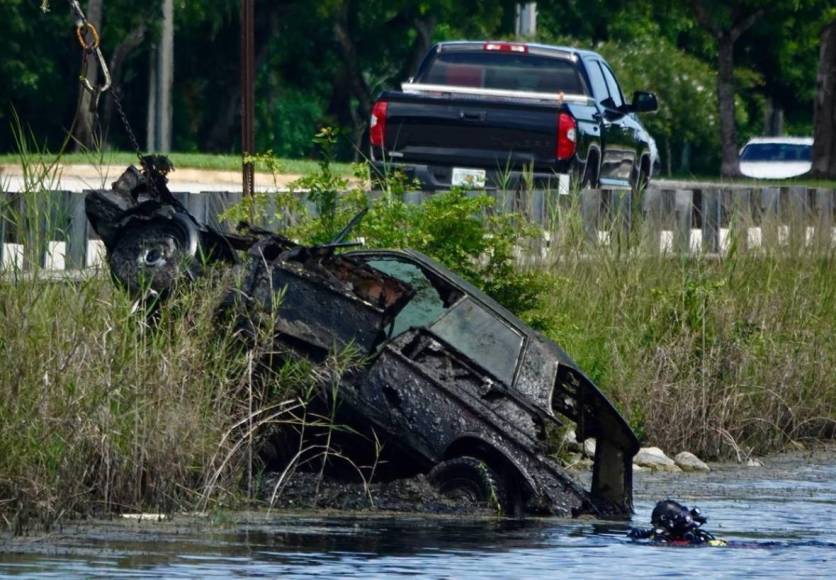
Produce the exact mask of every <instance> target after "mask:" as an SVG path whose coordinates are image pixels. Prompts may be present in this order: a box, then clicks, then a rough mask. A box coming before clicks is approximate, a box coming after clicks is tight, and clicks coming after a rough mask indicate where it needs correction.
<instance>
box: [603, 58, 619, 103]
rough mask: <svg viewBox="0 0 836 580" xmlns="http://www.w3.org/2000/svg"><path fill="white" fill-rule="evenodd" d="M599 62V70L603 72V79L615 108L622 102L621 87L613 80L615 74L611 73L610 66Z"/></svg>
mask: <svg viewBox="0 0 836 580" xmlns="http://www.w3.org/2000/svg"><path fill="white" fill-rule="evenodd" d="M600 64H601V70H602V71H603V73H604V79H605V80H606V81H607V89H608V91H609V93H610V98H611V99H612V100H613V103H615V108H616V109H617V108H619V107H620V106H621V105H623V104H624V95H622V94H621V87H619V86H618V82H617V81H616V80H615V75H613V73H612V70H611V69H610V67H608V66H607V65H605V64H604V63H600Z"/></svg>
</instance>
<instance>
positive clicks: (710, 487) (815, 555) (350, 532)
mask: <svg viewBox="0 0 836 580" xmlns="http://www.w3.org/2000/svg"><path fill="white" fill-rule="evenodd" d="M667 497H673V498H676V499H680V500H681V501H683V502H685V503H687V504H688V505H694V504H696V505H699V507H700V508H702V510H703V512H704V513H706V514H707V515H708V517H709V522H708V524H707V526H706V527H707V528H708V529H709V530H711V531H713V532H715V533H716V535H717V536H722V537H724V538H726V539H728V540H730V542H731V546H730V547H728V548H706V547H696V548H673V547H664V546H652V545H645V544H638V543H633V542H630V541H629V540H627V539H626V537H625V532H626V530H627V526H628V525H629V524H628V523H607V522H595V521H577V520H557V519H536V520H526V521H497V520H494V519H489V518H482V519H479V518H471V519H464V518H452V517H426V516H409V515H389V516H370V515H368V514H355V515H349V516H346V515H325V514H286V513H285V514H280V515H276V514H273V515H270V516H268V515H266V514H263V513H261V514H236V515H234V516H231V517H230V521H228V522H227V523H225V525H223V526H221V527H218V526H217V525H211V524H209V523H208V522H204V521H201V520H189V519H185V518H177V519H175V520H174V521H172V522H163V523H146V522H143V523H133V522H131V523H125V522H123V521H118V522H96V523H95V524H85V525H83V526H68V527H65V528H64V529H63V530H62V531H61V532H58V533H55V534H52V535H51V536H49V537H46V538H24V539H17V540H14V541H10V540H6V541H5V542H4V543H3V544H0V550H2V551H0V575H4V576H26V577H40V578H50V577H55V578H66V577H71V576H79V577H81V576H83V577H91V576H106V577H113V576H122V577H136V578H139V577H229V576H259V577H264V576H266V577H277V576H282V577H301V576H307V575H311V574H317V575H321V576H330V577H361V578H376V577H384V576H398V575H416V574H419V575H426V576H431V577H438V578H462V577H482V578H485V577H497V578H509V577H514V578H542V577H544V575H548V576H549V577H551V576H562V577H578V576H583V577H586V578H613V577H624V578H634V577H635V578H638V577H647V576H657V575H688V576H692V575H700V576H705V577H729V576H746V577H753V576H755V577H757V576H764V577H766V576H769V577H795V578H799V577H801V578H803V577H821V576H833V575H836V531H834V528H836V455H834V454H833V453H829V454H819V455H817V456H807V457H805V456H802V455H794V456H783V457H777V458H773V459H772V460H770V461H768V462H767V465H766V467H764V468H741V467H720V468H717V469H715V470H714V471H713V472H712V473H710V474H704V475H703V474H701V475H662V474H660V475H650V474H637V477H636V514H635V516H634V518H633V524H634V525H637V526H638V525H641V526H643V525H646V524H647V522H648V521H649V519H650V511H651V510H652V508H653V504H654V503H655V502H656V501H657V500H658V499H665V498H667Z"/></svg>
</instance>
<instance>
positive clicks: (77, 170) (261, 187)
mask: <svg viewBox="0 0 836 580" xmlns="http://www.w3.org/2000/svg"><path fill="white" fill-rule="evenodd" d="M124 170H125V167H123V166H115V165H111V166H108V165H105V166H101V167H97V166H93V165H68V166H58V167H57V168H56V170H55V171H54V172H52V173H51V174H50V176H49V177H48V178H44V179H41V180H35V182H36V183H37V186H36V187H32V186H31V184H32V182H33V179H32V178H28V177H25V176H24V174H23V171H22V170H21V168H20V166H17V165H0V191H6V192H11V193H17V192H20V191H26V190H31V189H40V190H47V191H77V192H80V191H85V190H89V189H110V184H111V183H112V182H114V181H115V180H116V179H117V178H118V177H119V176H120V175H121V174H122V172H123V171H124ZM300 177H301V176H300V175H277V176H275V178H274V176H272V175H269V174H264V173H258V174H256V179H255V188H256V191H276V190H277V189H278V190H286V189H287V188H288V185H289V184H290V183H291V182H293V181H294V180H296V179H299V178H300ZM169 189H171V191H178V192H186V193H200V192H203V191H241V190H242V187H241V174H240V173H238V172H236V171H210V170H204V169H178V170H176V171H174V172H173V173H172V174H171V175H169Z"/></svg>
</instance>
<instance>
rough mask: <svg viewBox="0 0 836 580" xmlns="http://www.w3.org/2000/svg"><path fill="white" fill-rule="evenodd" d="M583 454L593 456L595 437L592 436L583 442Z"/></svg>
mask: <svg viewBox="0 0 836 580" xmlns="http://www.w3.org/2000/svg"><path fill="white" fill-rule="evenodd" d="M583 454H584V455H586V456H587V457H591V458H593V459H594V458H595V439H594V438H593V437H590V438H589V439H587V440H586V441H584V442H583Z"/></svg>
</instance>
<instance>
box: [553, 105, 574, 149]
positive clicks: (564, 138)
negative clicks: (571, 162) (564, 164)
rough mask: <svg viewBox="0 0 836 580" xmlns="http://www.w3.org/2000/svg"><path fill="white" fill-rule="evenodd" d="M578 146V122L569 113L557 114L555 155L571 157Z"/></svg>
mask: <svg viewBox="0 0 836 580" xmlns="http://www.w3.org/2000/svg"><path fill="white" fill-rule="evenodd" d="M577 148H578V124H577V123H576V122H575V118H574V117H572V115H570V114H569V113H560V114H559V115H558V116H557V147H555V152H554V153H555V156H556V157H557V158H558V159H560V160H564V159H571V158H572V156H573V155H574V154H575V151H576V150H577Z"/></svg>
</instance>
